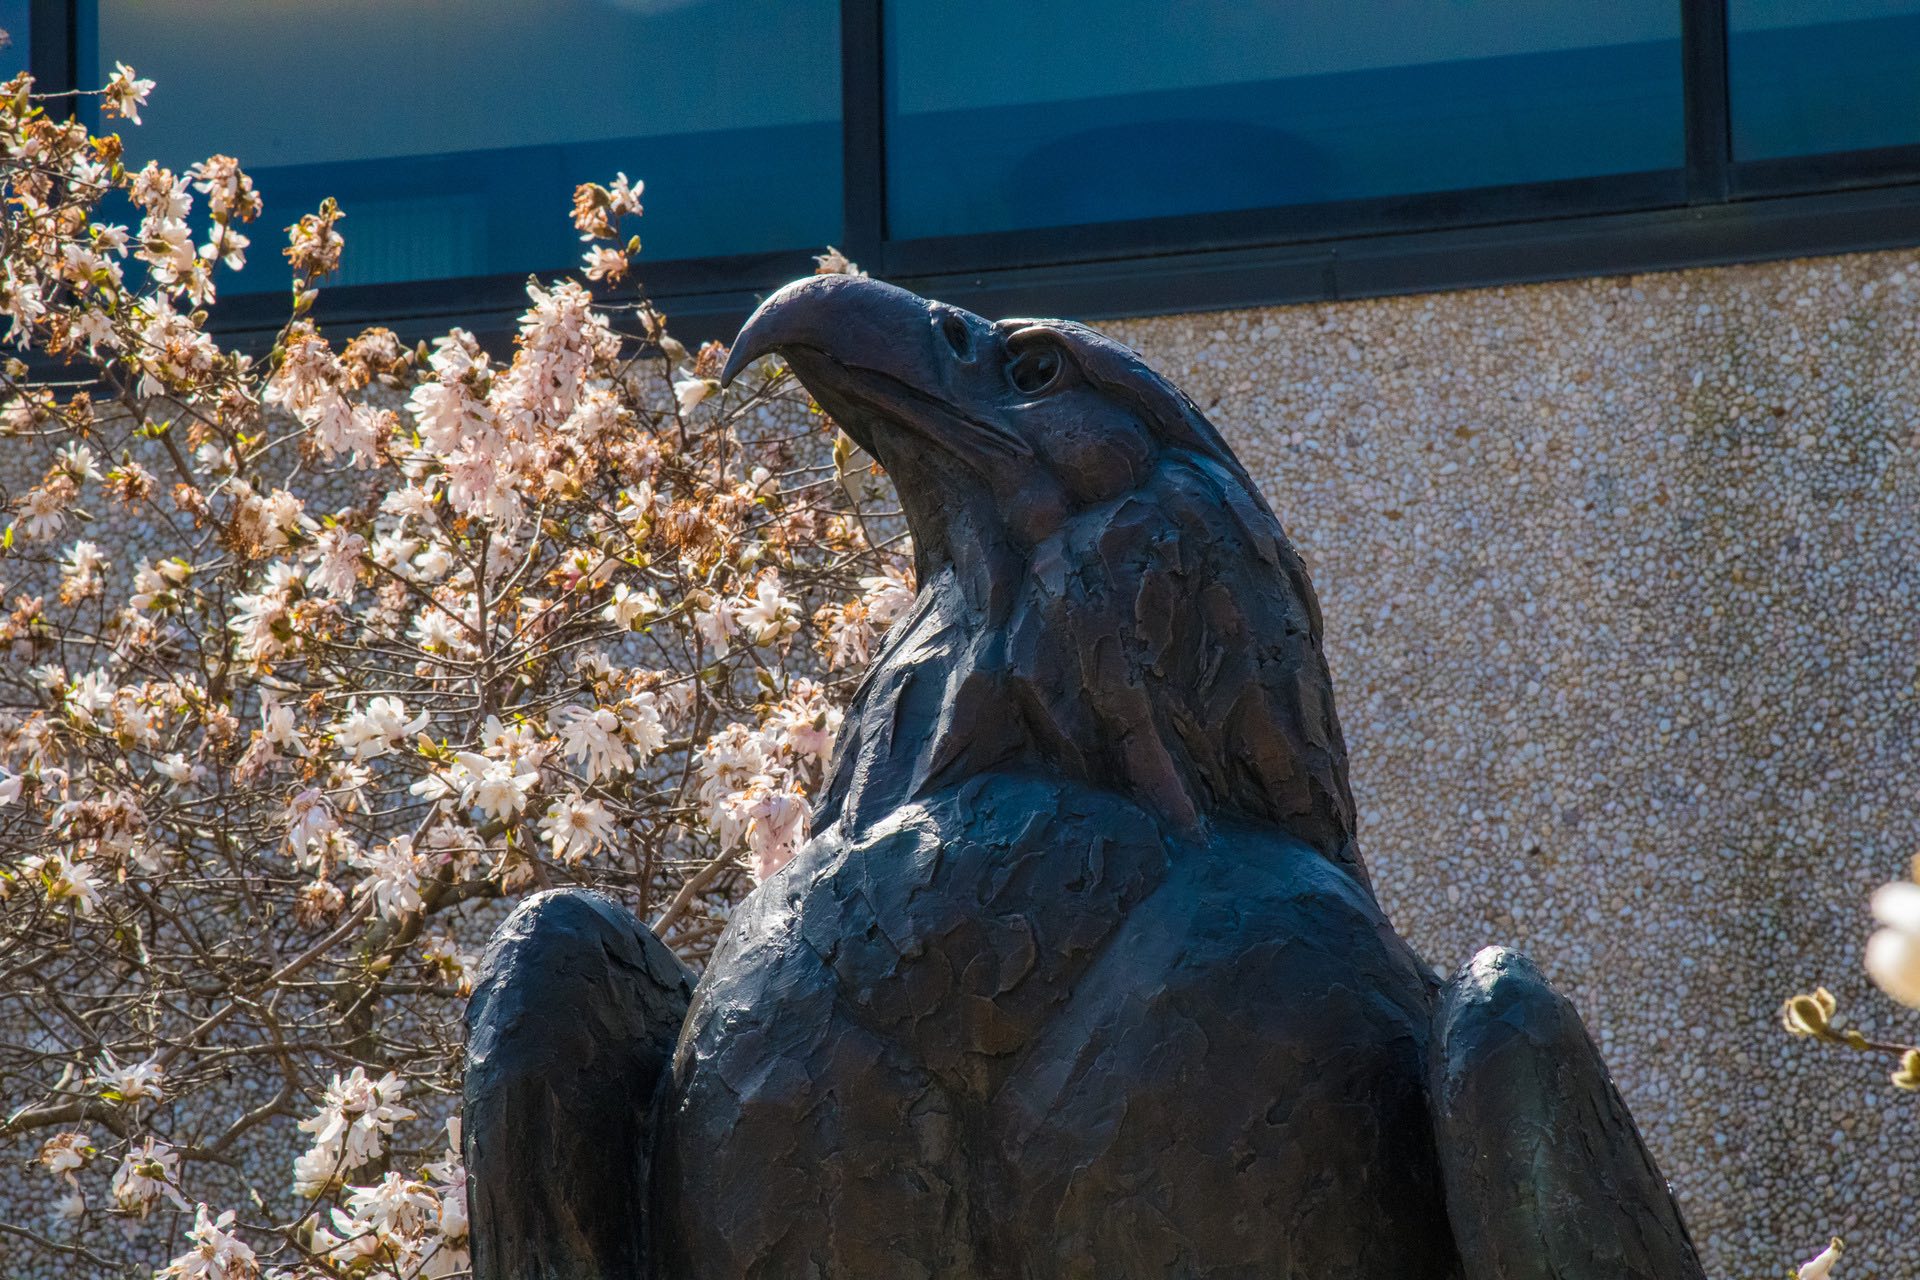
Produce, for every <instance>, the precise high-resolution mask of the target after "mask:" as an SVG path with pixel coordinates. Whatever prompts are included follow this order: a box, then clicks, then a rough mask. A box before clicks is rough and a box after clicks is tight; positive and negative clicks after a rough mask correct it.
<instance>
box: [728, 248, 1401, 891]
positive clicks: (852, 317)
mask: <svg viewBox="0 0 1920 1280" xmlns="http://www.w3.org/2000/svg"><path fill="white" fill-rule="evenodd" d="M774 352H777V353H778V354H780V355H781V356H782V357H783V358H784V359H785V360H786V362H787V365H788V367H789V368H790V369H791V370H792V371H793V373H794V374H795V376H797V377H798V378H799V379H800V381H801V383H802V384H803V385H805V386H806V388H807V389H808V391H809V392H810V393H812V395H813V397H814V399H815V400H816V401H818V403H819V404H820V406H821V408H823V409H824V410H826V411H827V413H829V414H830V415H831V416H832V417H833V419H834V421H835V422H837V423H838V424H839V425H840V427H841V428H842V429H843V430H844V431H845V432H846V433H847V434H848V435H849V436H850V437H852V439H853V440H854V441H855V442H856V443H858V444H859V445H860V446H861V447H862V448H864V449H865V450H867V452H868V453H870V454H872V455H873V457H874V458H875V459H876V460H877V461H878V462H879V463H880V465H881V466H883V467H884V468H885V469H886V470H887V472H888V474H889V475H890V476H891V477H892V479H893V482H894V485H895V487H896V489H897V490H898V492H899V495H900V502H901V507H902V510H903V511H904V513H905V516H906V519H907V524H908V527H909V529H910V530H911V531H912V533H913V538H914V553H915V557H916V561H917V565H916V567H917V569H918V573H919V582H920V596H919V599H918V600H917V601H916V606H915V609H914V611H913V612H912V614H910V615H909V616H908V617H906V618H903V619H902V620H901V621H900V622H899V623H897V624H896V626H895V630H894V632H893V633H892V634H891V635H890V636H889V638H888V643H887V646H886V648H885V649H884V650H883V651H882V653H881V654H880V655H879V656H878V657H877V658H876V659H875V661H874V665H873V669H872V670H870V671H869V673H868V676H867V679H866V680H865V682H864V683H863V686H862V689H861V691H860V693H859V694H858V695H856V698H855V705H854V707H853V708H852V709H851V711H850V714H849V715H848V718H847V727H846V728H845V729H843V731H842V738H841V742H840V744H839V747H838V749H837V758H836V762H835V770H834V773H835V776H834V780H833V782H832V783H831V784H830V786H829V788H828V792H827V795H826V797H825V798H824V799H823V801H822V805H821V809H822V812H821V815H820V817H821V819H822V820H823V821H827V822H833V821H844V820H846V819H848V817H849V815H850V814H851V815H852V816H853V817H854V818H856V819H857V818H858V817H859V815H860V814H861V813H862V812H866V813H867V814H869V816H871V817H878V816H880V815H881V814H883V813H884V812H885V811H886V810H888V809H890V808H891V807H892V806H894V805H897V804H899V803H900V802H902V801H904V800H907V799H910V798H912V797H913V796H914V795H916V794H919V793H923V792H925V791H927V790H928V789H930V788H934V787H938V786H942V785H948V784H951V783H953V782H955V781H959V780H962V779H964V777H966V776H968V775H970V774H974V773H978V772H981V771H985V770H990V769H1001V770H1050V771H1055V772H1062V773H1065V774H1068V775H1070V776H1072V777H1074V778H1077V779H1080V780H1084V781H1087V782H1091V783H1093V784H1095V785H1098V786H1103V787H1108V788H1112V789H1114V790H1117V791H1121V792H1123V793H1125V794H1126V795H1128V796H1129V797H1130V798H1132V799H1134V800H1136V801H1138V802H1139V803H1141V804H1142V805H1144V806H1145V807H1147V808H1149V809H1150V810H1151V811H1153V812H1154V813H1156V814H1157V815H1159V816H1160V817H1161V818H1162V819H1163V820H1165V821H1167V822H1168V823H1169V824H1171V825H1172V826H1174V827H1177V828H1182V829H1188V830H1192V829H1195V828H1203V827H1205V826H1207V825H1208V824H1213V823H1218V822H1223V821H1231V822H1240V823H1251V824H1259V825H1273V826H1278V827H1280V828H1282V829H1283V830H1284V831H1285V832H1286V833H1287V834H1289V835H1292V836H1294V837H1295V838H1298V839H1300V840H1303V841H1305V842H1306V843H1308V844H1309V845H1312V846H1313V847H1315V848H1316V849H1318V850H1319V851H1320V852H1322V853H1323V854H1324V855H1325V856H1327V857H1328V858H1330V859H1332V860H1333V861H1335V862H1337V863H1339V864H1341V865H1343V866H1345V867H1347V868H1348V869H1349V870H1350V871H1352V872H1353V873H1354V874H1355V875H1356V876H1358V877H1359V878H1360V879H1361V880H1362V882H1363V883H1364V881H1365V873H1364V870H1363V869H1362V867H1361V864H1360V861H1359V854H1358V851H1357V849H1356V847H1355V843H1354V835H1353V825H1354V823H1353V800H1352V796H1351V793H1350V792H1349V790H1348V786H1347V779H1346V771H1347V768H1346V748H1345V745H1344V743H1343V741H1342V738H1341V734H1340V727H1339V723H1338V721H1337V719H1336V718H1335V715H1334V709H1333V693H1332V686H1331V681H1330V678H1329V676H1328V673H1327V668H1326V662H1325V659H1324V657H1323V655H1322V653H1321V619H1320V611H1319V605H1318V603H1317V601H1316V599H1315V596H1314V592H1313V587H1312V584H1311V583H1310V582H1309V581H1308V578H1307V574H1306V570H1305V568H1304V566H1303V565H1302V564H1301V562H1300V558H1299V556H1298V555H1297V554H1296V553H1295V551H1294V549H1293V547H1292V545H1291V544H1290V543H1289V542H1288V541H1287V538H1286V535H1285V534H1284V533H1283V532H1282V530H1281V527H1280V524H1279V521H1278V520H1276V519H1275V518H1274V515H1273V513H1272V511H1271V509H1270V508H1269V507H1268V506H1267V504H1266V502H1265V501H1264V499H1262V497H1261V496H1260V493H1259V491H1258V489H1257V488H1256V486H1255V485H1254V483H1253V481H1252V479H1251V477H1249V476H1248V474H1247V472H1246V469H1245V468H1244V467H1243V466H1241V464H1240V462H1239V460H1238V459H1237V458H1235V457H1234V455H1233V452H1232V450H1230V449H1229V448H1228V447H1227V445H1226V442H1225V441H1224V440H1223V439H1222V438H1221V436H1220V434H1219V432H1218V431H1216V430H1215V429H1214V428H1213V426H1212V425H1211V424H1210V423H1208V422H1207V420H1206V419H1205V418H1204V417H1202V416H1201V414H1200V412H1199V410H1198V409H1196V408H1195V407H1194V405H1193V403H1192V402H1191V401H1190V400H1188V399H1187V397H1186V396H1185V395H1183V394H1182V393H1181V392H1180V391H1179V389H1178V388H1176V387H1174V386H1173V385H1172V384H1171V383H1169V382H1167V381H1166V380H1165V379H1164V378H1162V377H1160V376H1159V375H1158V374H1157V373H1155V372H1154V371H1153V370H1152V369H1150V368H1148V367H1147V365H1146V364H1145V363H1144V362H1143V361H1142V360H1141V359H1140V358H1139V356H1137V355H1136V354H1134V353H1133V352H1132V351H1131V350H1129V349H1128V348H1126V347H1124V346H1122V345H1121V344H1119V343H1117V342H1115V341H1113V340H1112V339H1110V338H1107V337H1105V336H1103V335H1101V334H1099V333H1097V332H1095V331H1094V330H1092V329H1089V328H1087V327H1085V326H1084V325H1079V324H1074V323H1071V322H1069V321H1063V320H1028V319H1016V320H1001V321H998V322H995V321H990V320H985V319H982V318H981V317H979V316H976V315H973V314H972V313H970V312H967V311H963V310H961V309H960V308H958V307H954V306H949V305H947V304H945V303H941V302H932V301H928V300H927V299H924V298H920V297H918V296H916V295H914V294H912V293H910V292H908V291H907V290H905V289H900V288H897V287H895V286H893V285H889V284H884V283H882V282H880V281H877V280H871V279H868V278H865V277H854V276H839V275H830V276H815V277H811V278H809V279H805V280H799V281H796V282H794V283H793V284H790V285H787V286H786V287H785V288H783V289H781V290H779V291H778V292H777V293H775V294H773V295H772V296H771V297H769V298H768V299H767V300H766V301H765V302H764V303H762V304H761V306H760V307H759V309H758V310H756V311H755V312H754V314H753V315H752V317H751V318H749V319H748V321H747V323H746V325H745V326H744V327H743V328H742V329H741V331H740V334H739V337H738V338H737V339H736V340H735V342H734V346H733V350H732V353H731V355H730V357H729V359H728V362H727V368H726V371H725V372H724V373H723V375H722V380H723V381H727V380H730V379H731V378H732V377H733V375H734V374H736V373H737V372H738V371H739V370H740V369H741V368H742V367H744V366H745V365H746V364H747V363H749V362H751V361H752V360H754V359H756V358H758V357H760V356H762V355H766V354H769V353H774Z"/></svg>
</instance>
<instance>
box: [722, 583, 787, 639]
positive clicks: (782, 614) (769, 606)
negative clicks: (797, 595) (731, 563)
mask: <svg viewBox="0 0 1920 1280" xmlns="http://www.w3.org/2000/svg"><path fill="white" fill-rule="evenodd" d="M799 615H800V609H799V606H798V605H796V604H794V602H793V601H792V600H790V599H788V598H787V597H786V596H785V595H784V594H782V592H781V590H780V575H779V574H778V573H777V572H775V571H773V570H771V569H769V570H768V571H767V572H765V573H763V574H761V575H760V580H759V581H758V582H756V583H755V584H754V588H753V595H752V596H751V597H749V598H748V599H747V601H746V602H745V603H744V604H743V605H742V606H741V607H740V608H739V610H738V611H737V612H736V613H735V615H734V616H735V619H736V621H737V622H738V623H739V625H740V628H741V630H743V631H744V632H746V634H747V636H748V638H750V639H751V640H752V641H753V642H754V643H755V644H757V645H769V644H773V643H774V642H775V641H777V640H781V639H784V638H785V637H787V636H790V635H792V634H793V633H794V632H795V631H797V630H799V629H800V617H799Z"/></svg>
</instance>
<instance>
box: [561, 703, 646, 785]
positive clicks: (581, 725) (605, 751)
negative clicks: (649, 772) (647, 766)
mask: <svg viewBox="0 0 1920 1280" xmlns="http://www.w3.org/2000/svg"><path fill="white" fill-rule="evenodd" d="M554 721H555V724H554V727H555V728H556V729H557V730H558V732H559V734H560V749H561V750H562V751H563V752H565V753H566V756H567V759H569V760H571V761H573V762H574V763H575V764H577V765H579V766H580V769H581V773H582V774H583V775H584V776H585V777H586V779H587V781H588V782H598V781H600V779H602V778H607V777H613V776H617V775H619V774H623V773H630V772H632V771H633V756H632V755H631V754H630V753H629V752H628V750H627V744H626V742H625V741H623V740H622V738H621V736H620V732H621V727H622V726H621V723H620V717H619V715H618V714H617V713H615V712H613V711H611V710H609V709H607V708H606V707H578V706H572V707H561V708H560V709H559V710H558V711H557V712H555V713H554Z"/></svg>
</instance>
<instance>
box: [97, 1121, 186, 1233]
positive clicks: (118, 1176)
mask: <svg viewBox="0 0 1920 1280" xmlns="http://www.w3.org/2000/svg"><path fill="white" fill-rule="evenodd" d="M179 1167H180V1155H179V1153H178V1152H176V1151H175V1150H174V1149H173V1148H172V1147H171V1146H169V1145H168V1144H167V1143H164V1142H162V1141H160V1139H158V1138H151V1137H150V1138H144V1139H142V1140H141V1142H140V1143H139V1145H137V1146H135V1147H134V1148H132V1149H131V1150H129V1151H128V1152H127V1153H126V1155H124V1156H122V1157H121V1158H120V1168H119V1169H118V1170H116V1171H115V1173H114V1175H113V1184H112V1190H113V1202H114V1203H115V1204H117V1205H119V1206H120V1208H121V1209H123V1210H125V1211H126V1212H128V1213H134V1214H138V1215H139V1216H141V1217H143V1218H144V1217H146V1216H147V1215H148V1214H149V1213H152V1212H153V1207H154V1205H155V1204H157V1203H159V1202H160V1201H161V1200H163V1199H165V1200H168V1201H171V1202H172V1203H173V1204H174V1205H175V1206H176V1207H178V1208H181V1209H185V1208H187V1207H188V1206H187V1200H186V1197H185V1196H183V1195H181V1194H180V1187H179V1185H178V1183H179Z"/></svg>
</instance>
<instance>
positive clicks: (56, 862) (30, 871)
mask: <svg viewBox="0 0 1920 1280" xmlns="http://www.w3.org/2000/svg"><path fill="white" fill-rule="evenodd" d="M20 869H21V870H22V871H25V872H26V873H27V875H28V876H29V877H30V878H34V879H38V880H40V881H42V882H43V883H44V884H45V886H46V890H47V902H48V903H49V904H53V903H58V902H71V903H73V909H74V911H75V913H76V914H78V915H82V916H90V915H92V914H93V913H94V912H95V911H97V910H99V909H100V902H101V899H100V888H101V882H100V878H99V877H98V876H96V875H94V874H93V872H92V871H90V870H89V869H88V868H87V867H86V866H84V865H83V864H81V863H79V862H77V861H74V860H73V859H70V858H69V857H68V856H67V855H66V854H65V853H61V852H54V853H35V854H30V855H28V856H27V857H24V858H22V859H20Z"/></svg>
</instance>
